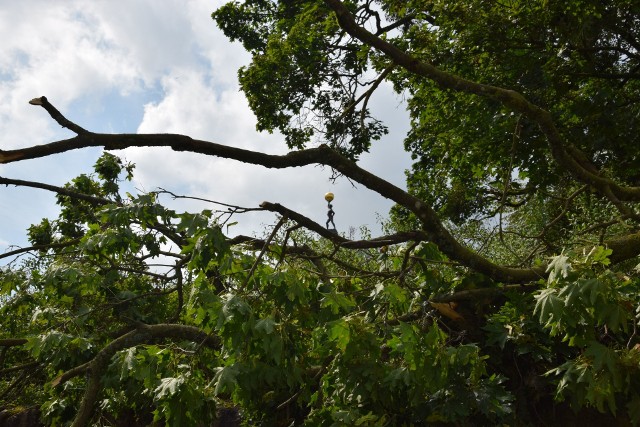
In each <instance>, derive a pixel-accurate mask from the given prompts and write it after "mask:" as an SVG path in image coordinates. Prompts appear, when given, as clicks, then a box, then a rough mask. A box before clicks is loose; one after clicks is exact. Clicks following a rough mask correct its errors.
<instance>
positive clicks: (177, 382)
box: [153, 376, 185, 400]
mask: <svg viewBox="0 0 640 427" xmlns="http://www.w3.org/2000/svg"><path fill="white" fill-rule="evenodd" d="M184 380H185V379H184V377H182V376H179V377H171V378H161V379H160V385H159V386H158V387H156V389H155V390H154V391H153V393H154V399H155V400H160V399H167V398H169V397H172V396H173V395H174V394H176V393H177V392H178V391H179V389H180V387H181V386H182V384H184Z"/></svg>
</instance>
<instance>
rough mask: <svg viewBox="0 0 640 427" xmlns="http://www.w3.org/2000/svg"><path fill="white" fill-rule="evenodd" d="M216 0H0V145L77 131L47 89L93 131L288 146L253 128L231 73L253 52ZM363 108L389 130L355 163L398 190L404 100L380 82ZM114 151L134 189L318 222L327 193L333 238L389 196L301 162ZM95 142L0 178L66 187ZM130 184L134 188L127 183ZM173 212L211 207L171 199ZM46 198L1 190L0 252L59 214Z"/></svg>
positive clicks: (85, 166)
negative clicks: (221, 21) (221, 25)
mask: <svg viewBox="0 0 640 427" xmlns="http://www.w3.org/2000/svg"><path fill="white" fill-rule="evenodd" d="M222 3H223V2H221V1H206V0H190V1H184V0H166V1H162V2H157V1H153V0H133V1H127V2H110V1H91V2H90V1H64V2H50V1H46V0H24V1H20V2H6V4H4V5H3V6H2V10H1V11H0V38H1V39H2V40H3V46H2V49H0V96H1V99H2V101H1V102H0V149H14V148H18V147H25V146H29V145H35V144H43V143H47V142H50V141H53V140H57V139H63V138H69V137H72V136H73V134H72V133H71V132H69V131H67V130H66V129H61V128H60V127H59V126H58V125H57V124H56V123H55V122H54V121H53V120H51V118H50V117H49V116H48V115H47V114H46V112H45V111H44V110H42V109H41V108H37V107H34V106H31V105H29V103H28V101H29V100H30V99H32V98H34V97H38V96H42V95H45V96H46V97H47V98H48V99H49V100H50V101H51V102H52V103H53V104H54V105H55V106H56V107H57V108H58V109H59V110H60V111H61V112H62V113H63V114H64V115H65V116H66V117H67V118H68V119H70V120H72V121H74V122H76V123H78V124H79V125H80V126H82V127H84V128H85V129H88V130H90V131H94V132H113V133H123V132H138V133H163V132H171V133H182V134H186V135H189V136H192V137H194V138H199V139H205V140H209V141H213V142H217V143H221V144H227V145H231V146H236V147H241V148H247V149H253V150H260V151H264V152H267V153H272V154H282V153H286V152H287V151H288V150H287V147H286V146H285V144H284V138H283V137H282V136H281V135H276V134H273V135H267V134H260V133H258V132H257V131H256V130H255V118H254V116H253V113H252V112H251V111H250V110H249V108H248V106H247V102H246V100H245V97H244V95H243V94H242V93H241V92H239V90H238V84H237V78H236V76H237V69H238V68H239V67H241V66H242V65H244V64H247V63H248V62H249V60H250V58H249V56H248V54H247V53H246V52H245V51H244V49H243V48H242V46H241V45H239V44H234V43H231V42H229V40H228V39H227V38H226V37H224V35H223V34H222V33H221V32H220V31H219V30H218V29H217V27H216V25H215V23H214V22H213V20H212V19H211V16H210V15H211V12H212V11H213V10H214V9H215V8H216V7H218V6H220V5H221V4H222ZM379 92H380V93H378V94H376V95H375V96H374V97H373V98H372V100H371V103H370V106H371V109H372V111H373V113H374V115H377V116H378V117H381V118H382V119H383V120H384V121H385V123H386V124H387V125H388V126H389V130H390V133H389V135H387V136H385V137H384V138H383V139H382V140H381V141H379V142H377V143H374V144H373V148H372V152H371V153H369V154H366V155H364V156H362V160H361V163H360V165H361V166H362V167H364V168H365V169H368V170H369V171H371V172H373V173H376V174H378V175H379V176H381V177H382V178H385V179H387V180H389V181H391V182H392V183H394V184H396V185H398V186H401V187H403V188H405V184H404V170H405V169H406V168H408V167H409V164H410V160H409V156H408V154H406V153H405V152H404V151H403V150H402V139H403V136H404V134H405V133H406V131H407V129H408V116H407V113H406V111H405V108H404V104H403V103H402V101H401V99H400V98H398V97H396V96H395V95H394V94H393V93H392V90H391V88H390V87H389V86H384V85H383V86H381V87H380V88H379ZM115 154H117V155H120V156H122V157H124V158H125V159H126V160H129V161H131V162H134V163H136V165H137V167H136V171H135V182H134V186H135V187H136V188H137V189H139V190H142V191H151V190H155V189H157V188H159V187H162V188H166V189H168V190H171V191H173V192H174V193H178V194H183V195H190V196H197V197H203V198H208V199H213V200H216V201H220V202H225V203H230V204H235V205H241V206H245V207H257V206H258V205H259V204H260V203H261V202H262V201H269V202H273V203H281V204H283V205H285V206H287V207H288V208H290V209H292V210H295V211H298V212H300V213H302V214H304V215H306V216H308V217H310V218H312V219H314V220H316V221H317V222H319V223H322V224H324V222H325V220H326V202H325V200H324V193H325V192H327V191H331V192H333V193H335V200H334V202H333V205H334V210H335V212H336V214H335V222H336V226H337V228H338V230H339V231H340V232H348V231H349V228H350V227H355V228H356V229H358V228H359V227H360V226H362V225H366V226H368V227H369V228H371V229H372V230H373V232H374V234H377V233H378V232H379V226H378V224H377V218H378V215H382V216H384V215H386V213H387V212H388V209H389V208H390V207H391V205H392V204H391V202H390V201H388V200H385V199H383V198H381V197H380V196H378V195H377V194H374V193H373V192H371V191H369V190H367V189H365V188H362V187H361V186H359V187H356V188H354V187H353V186H352V185H351V184H350V183H349V182H348V181H347V180H346V179H339V180H338V181H337V182H336V183H335V184H334V183H332V182H331V181H330V179H329V178H330V177H331V170H329V169H327V168H320V167H315V168H314V167H305V168H301V169H292V170H286V171H282V170H267V169H264V168H260V167H256V166H249V165H244V164H241V163H238V162H234V161H229V160H224V159H216V158H207V157H204V156H198V155H193V154H189V153H176V152H173V151H171V150H169V149H127V150H123V151H119V152H116V153H115ZM99 155H100V150H99V149H91V150H78V151H77V152H71V153H65V154H60V155H57V156H54V157H50V158H44V159H36V160H29V161H25V162H18V163H14V164H8V165H0V176H4V177H8V178H19V179H25V180H34V181H41V182H46V183H49V184H53V185H63V184H64V183H65V182H67V181H69V180H70V179H71V178H73V177H75V176H77V175H79V174H80V173H90V172H91V170H92V169H91V167H92V165H93V163H94V162H95V160H96V159H97V158H98V156H99ZM130 191H131V190H130ZM161 201H162V202H165V203H169V205H170V206H172V207H174V208H175V209H176V210H178V211H184V210H192V211H193V210H200V209H204V208H212V206H210V205H204V204H202V203H196V202H185V201H184V200H181V201H180V202H179V203H177V202H176V203H172V202H171V201H170V200H169V199H168V198H164V199H162V200H161ZM56 212H57V210H56V207H55V197H54V195H53V194H51V193H47V192H45V191H42V190H33V189H26V188H13V187H2V188H0V251H6V250H7V249H8V248H9V246H10V245H14V244H20V245H23V244H25V243H26V239H25V237H24V236H25V230H26V229H27V228H28V226H29V225H30V224H32V223H36V222H39V221H40V219H41V218H43V217H53V216H55V215H56ZM234 221H239V224H238V225H236V226H235V227H233V228H232V229H230V230H229V232H230V233H231V234H240V233H241V234H248V235H252V234H258V235H260V234H264V231H263V230H264V228H265V226H268V225H273V224H274V223H275V222H276V219H275V217H274V216H273V214H272V213H252V214H244V215H241V216H238V217H237V218H234Z"/></svg>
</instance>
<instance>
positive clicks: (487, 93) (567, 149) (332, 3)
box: [325, 0, 640, 201]
mask: <svg viewBox="0 0 640 427" xmlns="http://www.w3.org/2000/svg"><path fill="white" fill-rule="evenodd" d="M325 3H326V4H327V6H328V7H329V8H331V9H332V10H333V11H334V13H335V14H336V17H337V19H338V23H339V25H340V27H341V28H342V29H343V30H344V31H346V32H347V33H348V34H349V35H351V36H352V37H354V38H356V39H358V40H360V41H361V42H362V43H365V44H367V45H369V46H372V47H375V48H376V49H378V50H380V51H381V52H383V53H384V54H386V55H387V56H388V57H389V58H390V59H391V60H392V61H393V62H394V63H396V64H397V65H399V66H401V67H403V68H404V69H406V70H407V71H409V72H411V73H413V74H416V75H419V76H423V77H426V78H428V79H430V80H432V81H434V82H436V83H437V84H438V85H440V87H442V88H445V89H452V90H454V91H458V92H466V93H469V94H474V95H478V96H482V97H485V98H490V99H493V100H496V101H498V102H500V103H502V104H503V105H505V106H506V107H508V108H510V109H512V110H513V111H516V112H519V113H521V114H523V115H525V116H526V117H528V118H529V119H530V120H532V121H534V122H535V123H537V124H538V127H539V128H540V130H541V131H542V133H543V134H544V135H545V136H546V138H547V141H548V143H549V146H550V149H551V154H552V155H553V157H554V159H555V160H556V162H557V163H558V165H560V166H562V167H563V168H565V169H566V170H568V171H569V172H571V173H572V175H573V176H574V177H576V178H577V179H579V180H580V181H582V182H583V183H585V184H589V185H592V186H594V187H595V188H597V189H598V190H599V191H601V192H602V193H603V194H604V192H605V190H606V189H608V188H610V189H611V191H612V192H613V193H614V194H615V195H616V196H617V197H618V198H619V199H620V200H636V201H637V200H640V187H623V186H620V185H618V184H617V183H616V182H614V181H613V180H611V179H609V178H606V177H604V176H601V175H599V173H598V172H597V171H593V170H590V168H586V167H584V166H583V165H582V164H581V163H580V162H579V158H576V156H575V154H576V153H579V157H585V156H584V154H582V153H581V152H580V150H578V149H577V148H575V147H573V146H569V145H568V144H567V143H566V141H565V140H564V138H563V137H562V135H561V134H560V131H559V130H558V128H557V127H556V125H555V123H554V121H553V118H552V116H551V114H550V113H549V112H548V111H546V110H544V109H542V108H540V107H538V106H537V105H535V104H533V103H531V102H529V101H528V100H527V99H526V98H525V97H524V96H523V95H522V94H520V93H518V92H516V91H513V90H509V89H504V88H501V87H497V86H492V85H487V84H482V83H477V82H474V81H471V80H467V79H464V78H462V77H459V76H456V75H454V74H450V73H447V72H444V71H442V70H440V69H439V68H437V67H435V66H433V65H432V64H430V63H428V62H426V61H421V60H418V59H417V58H415V57H413V56H411V55H410V54H408V53H406V52H405V51H403V50H401V49H399V48H398V47H396V46H395V45H393V44H391V43H389V42H388V41H386V40H383V39H382V38H380V37H378V36H376V35H375V34H373V33H371V32H369V31H367V30H366V29H365V28H363V27H361V26H359V25H358V23H357V22H356V20H355V18H354V17H353V15H352V14H351V13H350V12H349V9H347V7H346V6H345V5H344V4H343V3H342V1H340V0H325Z"/></svg>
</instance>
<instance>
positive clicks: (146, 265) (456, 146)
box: [0, 0, 640, 426]
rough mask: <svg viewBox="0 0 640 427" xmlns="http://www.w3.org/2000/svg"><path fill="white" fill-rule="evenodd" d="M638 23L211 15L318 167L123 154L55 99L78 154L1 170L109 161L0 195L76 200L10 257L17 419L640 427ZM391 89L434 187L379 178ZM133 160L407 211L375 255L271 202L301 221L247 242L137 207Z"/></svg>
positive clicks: (503, 12) (34, 151)
mask: <svg viewBox="0 0 640 427" xmlns="http://www.w3.org/2000/svg"><path fill="white" fill-rule="evenodd" d="M639 12H640V11H639V10H638V6H637V5H636V4H635V3H634V2H628V1H608V2H602V1H597V2H596V1H572V2H565V3H563V4H549V3H548V2H542V1H532V2H519V1H512V2H504V3H502V2H488V1H485V0H463V1H459V2H455V3H451V2H447V1H439V0H436V1H433V2H421V1H395V0H380V1H372V0H366V1H357V2H356V1H349V2H346V1H345V2H343V1H340V0H325V1H319V0H313V1H312V0H304V1H295V2H291V1H282V2H278V3H275V2H271V1H266V0H246V1H244V2H232V3H229V4H227V5H225V6H223V7H222V8H220V9H219V10H217V11H216V12H215V13H214V14H213V17H214V19H215V20H216V22H217V23H218V25H219V26H220V27H221V28H222V29H223V31H225V33H226V35H227V36H228V37H229V38H230V39H232V40H239V41H240V42H242V44H243V45H244V47H245V48H246V49H247V50H248V51H249V52H250V53H251V54H252V62H251V64H250V65H249V66H248V67H245V68H243V69H241V70H240V72H239V78H240V82H241V85H242V88H243V90H244V91H245V93H246V95H247V98H248V99H249V103H250V106H251V108H252V109H253V111H254V112H255V113H256V116H257V117H258V130H266V131H274V130H278V131H280V132H281V133H282V134H283V135H285V138H286V140H287V143H288V144H289V146H290V147H291V148H292V149H294V151H292V152H290V153H289V154H287V155H284V156H274V155H267V154H263V153H258V152H252V151H247V150H242V149H237V148H231V147H226V146H222V145H218V144H214V143H211V142H207V141H200V140H194V139H192V138H189V137H188V136H183V135H170V134H162V135H131V134H126V135H107V134H97V133H93V132H90V131H88V130H85V129H84V128H82V127H80V126H78V125H77V124H75V123H73V122H71V121H70V120H68V119H66V118H65V117H64V116H63V115H62V114H61V113H60V112H59V111H58V110H57V109H56V108H55V107H54V106H53V105H52V104H51V103H50V102H49V101H48V100H47V99H46V98H45V97H40V98H35V99H33V100H32V101H31V103H32V104H34V105H37V106H41V107H43V108H44V109H45V110H46V111H47V112H48V113H49V114H50V115H51V117H52V118H53V119H54V120H56V121H57V122H58V123H59V124H61V125H62V126H64V127H67V128H69V129H70V130H72V131H73V132H75V133H76V135H77V136H76V137H74V138H71V139H68V140H63V141H56V142H52V143H50V144H46V145H43V146H34V147H27V148H23V149H18V150H12V151H0V161H1V162H2V163H8V162H13V161H25V160H28V159H31V158H35V157H43V156H50V155H53V154H56V153H60V152H63V151H66V150H71V149H77V148H81V147H89V146H101V147H104V148H105V150H107V151H106V153H105V154H104V155H103V156H102V157H101V158H100V159H98V161H97V162H96V165H95V173H94V174H92V175H82V176H79V177H78V178H76V179H74V180H73V181H72V182H71V183H69V184H67V185H66V186H65V187H55V186H52V185H49V184H44V183H36V182H30V181H29V182H28V181H18V180H14V179H10V178H1V179H0V183H2V184H9V185H21V186H31V187H36V188H42V189H45V190H49V191H54V192H56V193H57V194H58V203H59V205H60V206H61V213H60V216H59V217H58V218H57V219H55V220H43V221H42V222H41V223H40V224H36V225H33V226H32V227H31V228H30V229H29V231H28V234H29V238H30V241H31V243H32V246H31V247H28V248H23V249H18V250H15V251H12V252H9V253H6V254H4V255H3V257H5V258H6V257H9V256H16V255H19V254H23V253H27V252H29V253H31V254H33V255H34V256H33V257H31V258H29V259H27V260H26V261H23V262H22V263H13V264H12V265H10V266H9V267H7V268H5V269H3V271H2V276H1V277H2V279H1V280H2V298H3V300H2V302H3V304H2V311H3V313H2V314H3V316H2V319H3V320H2V324H3V328H2V331H3V332H2V334H3V339H0V345H1V346H2V348H3V350H2V353H1V356H0V361H1V362H2V363H0V372H1V373H2V375H3V377H2V381H3V383H2V386H3V388H2V392H1V393H2V394H0V399H1V400H5V401H7V399H9V398H10V399H11V401H14V402H21V403H23V404H25V403H29V402H38V403H41V404H42V406H41V408H42V413H43V416H44V419H45V420H46V421H47V422H48V423H50V424H56V425H58V424H64V423H66V422H71V423H72V425H74V426H80V425H86V424H87V423H89V422H94V423H101V424H105V425H114V424H123V423H128V424H148V423H149V422H151V421H152V420H154V421H157V422H165V423H166V424H167V425H196V424H197V423H208V422H210V421H211V420H213V419H215V418H216V417H221V416H222V411H221V408H222V409H224V408H228V407H234V408H239V410H240V411H241V415H242V417H243V419H244V420H245V421H246V422H247V423H248V424H259V423H263V424H265V425H290V424H291V423H294V424H302V423H307V424H309V425H325V424H326V425H425V424H438V423H441V424H446V423H462V424H465V423H473V424H478V425H485V424H486V425H495V424H498V423H506V424H516V425H520V424H523V425H537V424H540V423H545V422H547V423H558V422H559V421H560V420H566V421H569V422H570V421H571V420H575V417H581V419H582V420H584V419H585V418H584V417H585V416H589V418H588V419H589V420H592V421H593V422H594V423H598V422H602V423H604V422H609V423H611V422H613V421H614V420H616V422H618V423H622V424H624V423H627V424H628V423H629V422H631V423H633V424H636V423H637V422H638V421H639V420H640V388H639V387H638V384H640V382H639V381H638V380H639V379H640V378H639V377H640V369H639V366H640V365H639V362H640V339H639V338H638V336H637V334H636V328H637V324H638V314H637V311H638V307H640V305H639V304H640V295H639V292H638V287H639V284H640V280H639V278H638V274H637V269H636V267H635V266H636V264H638V260H637V256H638V254H639V253H640V244H639V243H640V233H639V231H638V220H639V217H638V214H637V213H636V210H637V201H638V200H640V187H638V186H637V185H636V184H637V181H638V162H639V161H640V159H639V158H638V155H637V148H636V147H637V146H638V142H639V141H638V138H639V136H638V135H639V133H638V129H637V126H638V124H637V117H638V116H639V115H640V104H639V101H640V97H639V95H640V93H639V89H640V88H639V86H638V82H639V80H640V79H639V78H640V74H639V73H638V70H640V52H639V47H640V42H639V37H640V35H639V32H640V22H639V21H640V19H639V16H638V14H639ZM385 82H389V83H391V84H393V87H394V88H395V90H396V91H397V92H398V93H402V94H404V96H405V97H406V99H407V104H408V108H409V111H410V114H411V120H412V127H411V130H410V132H409V134H408V135H407V138H406V140H405V149H406V150H408V151H410V152H411V154H412V157H413V159H414V161H415V163H414V165H413V169H412V170H411V172H410V173H409V175H408V181H407V183H408V191H404V190H402V189H400V188H398V187H395V186H393V185H391V184H390V183H388V182H386V181H384V180H383V179H381V178H379V177H377V176H375V175H373V174H371V173H369V172H367V171H365V170H363V169H362V168H360V167H359V166H358V164H357V159H358V156H359V155H360V154H361V153H363V152H365V151H366V150H367V149H368V148H369V146H370V144H371V143H372V141H375V140H376V139H377V138H378V137H379V136H380V135H381V134H382V133H384V132H385V129H386V128H385V124H384V123H383V122H382V121H381V120H379V119H378V118H375V117H372V116H371V115H370V113H369V110H368V108H367V104H368V102H369V99H370V98H371V97H372V96H375V91H376V89H377V88H378V87H379V86H380V85H381V84H383V83H385ZM318 144H319V145H318ZM132 146H168V147H171V148H172V149H174V150H177V151H192V152H196V153H200V154H202V155H214V156H220V157H223V158H227V159H229V160H235V161H242V162H246V163H251V164H255V165H259V166H264V167H270V168H289V167H295V166H301V165H307V164H322V165H326V166H329V167H331V168H333V169H334V170H335V171H336V172H337V173H339V174H342V175H344V176H346V177H348V178H349V179H351V180H353V181H356V182H358V183H361V184H362V185H364V186H366V187H368V188H370V189H372V190H373V191H375V192H377V193H378V194H380V196H382V197H387V198H389V199H391V200H393V201H394V202H395V203H396V204H397V205H396V207H395V208H394V209H393V212H392V217H391V220H390V221H389V223H388V224H387V228H388V234H387V235H386V236H382V237H376V238H368V239H363V240H359V241H352V240H349V239H347V238H345V237H344V236H341V235H338V234H334V233H332V232H331V231H329V230H327V229H325V228H324V227H323V226H322V225H320V224H317V223H315V222H313V221H312V220H310V219H309V218H306V217H304V216H302V215H300V214H299V213H296V212H294V211H291V210H290V209H288V208H286V207H285V206H281V205H279V204H277V203H272V202H263V203H262V204H261V205H260V207H259V208H252V209H263V210H267V211H271V212H273V213H274V214H276V215H277V218H278V220H277V221H278V222H277V224H276V225H275V227H274V228H273V229H272V230H270V231H268V232H267V233H265V237H264V238H263V239H257V238H249V237H245V236H237V237H234V238H229V237H227V236H225V234H224V230H225V224H227V223H228V221H229V220H230V218H231V216H232V215H239V214H242V213H243V212H244V211H246V209H245V208H240V207H237V206H233V205H223V209H222V210H215V209H211V210H206V211H203V212H201V213H178V212H175V211H172V210H169V209H167V208H165V207H163V206H162V204H161V203H160V202H161V198H162V197H166V196H172V197H182V196H178V195H174V194H172V193H168V192H166V191H156V192H152V193H149V194H140V195H136V196H133V195H121V194H120V191H119V184H118V183H119V182H120V181H119V179H122V178H121V176H122V174H123V173H126V174H127V177H129V178H130V176H131V173H132V171H133V166H132V165H127V164H123V162H122V161H121V160H120V159H119V158H117V157H116V156H114V155H113V154H111V153H110V151H111V150H117V149H122V148H126V147H132ZM309 147H315V148H309ZM212 203H213V202H212ZM157 259H161V260H162V263H163V264H164V265H165V268H164V269H160V268H152V266H150V262H149V261H150V260H157ZM5 366H6V367H5ZM572 411H573V412H572ZM614 417H616V418H614Z"/></svg>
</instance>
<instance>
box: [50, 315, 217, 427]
mask: <svg viewBox="0 0 640 427" xmlns="http://www.w3.org/2000/svg"><path fill="white" fill-rule="evenodd" d="M159 339H170V340H174V341H185V340H187V341H192V342H197V343H202V344H204V345H206V346H208V347H211V348H215V349H219V348H220V340H219V339H218V338H217V337H212V336H209V335H208V334H207V333H205V332H204V331H202V330H201V329H198V328H196V327H194V326H187V325H175V324H158V325H144V324H141V325H139V326H138V327H137V328H136V329H134V330H133V331H131V332H128V333H126V334H124V335H122V336H121V337H119V338H117V339H115V340H114V341H112V342H111V343H109V344H108V345H107V346H106V347H104V348H103V349H102V350H100V352H98V354H96V356H95V357H94V358H93V360H91V361H90V362H88V363H86V364H85V365H87V366H86V367H85V365H81V366H78V367H76V368H74V369H72V370H71V371H74V376H76V375H79V374H80V373H82V372H84V371H86V370H87V369H88V370H90V372H91V375H90V376H89V382H88V383H87V387H86V389H85V392H84V396H83V398H82V402H81V403H80V407H79V409H78V413H77V414H76V417H75V419H74V420H73V423H72V424H71V427H84V426H86V425H87V424H88V423H89V421H90V419H91V415H92V413H93V407H94V405H95V402H96V400H97V398H98V395H99V393H100V390H101V389H102V375H103V374H104V372H105V370H106V369H107V367H108V366H109V362H110V360H111V358H112V357H113V355H115V354H116V353H117V352H118V351H120V350H124V349H125V348H130V347H134V346H136V345H140V344H144V343H147V342H150V341H152V340H159ZM64 375H65V374H63V376H64ZM69 378H71V377H70V376H69V377H68V378H66V380H68V379H69ZM60 382H61V381H58V383H57V384H59V383H60Z"/></svg>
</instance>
